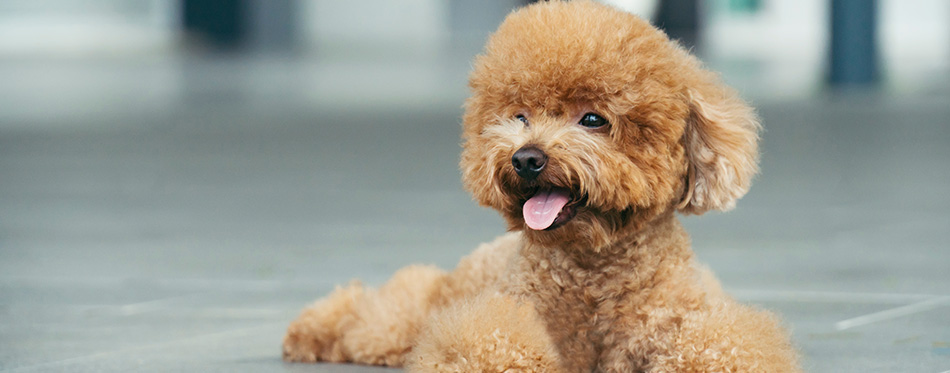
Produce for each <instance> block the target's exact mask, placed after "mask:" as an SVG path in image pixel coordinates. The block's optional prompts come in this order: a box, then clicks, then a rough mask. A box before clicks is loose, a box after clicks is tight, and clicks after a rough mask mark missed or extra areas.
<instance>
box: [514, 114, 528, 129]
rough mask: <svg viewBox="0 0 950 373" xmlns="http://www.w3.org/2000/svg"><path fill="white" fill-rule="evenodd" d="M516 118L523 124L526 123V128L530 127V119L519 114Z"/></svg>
mask: <svg viewBox="0 0 950 373" xmlns="http://www.w3.org/2000/svg"><path fill="white" fill-rule="evenodd" d="M515 118H517V119H518V120H520V121H521V123H524V125H526V126H527V125H528V118H526V117H525V116H524V115H521V114H518V115H517V116H515Z"/></svg>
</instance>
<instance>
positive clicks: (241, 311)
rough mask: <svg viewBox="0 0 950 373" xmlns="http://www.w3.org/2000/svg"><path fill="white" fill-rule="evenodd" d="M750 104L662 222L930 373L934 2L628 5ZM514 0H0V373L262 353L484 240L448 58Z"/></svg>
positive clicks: (813, 331) (941, 335)
mask: <svg viewBox="0 0 950 373" xmlns="http://www.w3.org/2000/svg"><path fill="white" fill-rule="evenodd" d="M611 3H612V4H614V5H615V6H618V7H622V8H623V9H626V10H628V11H631V12H634V13H637V14H640V15H641V16H643V17H646V18H649V19H651V20H652V21H653V23H654V24H656V25H658V26H660V27H662V28H664V29H665V30H666V31H667V32H668V33H669V34H670V35H671V37H673V38H676V39H678V40H680V41H681V42H682V43H683V44H684V45H686V46H688V47H689V48H690V49H691V50H692V51H693V52H694V53H696V54H697V55H699V56H700V57H701V58H702V59H703V60H704V61H705V63H706V64H707V65H708V66H709V67H710V68H711V69H714V70H717V71H720V72H722V76H723V79H724V80H725V81H727V82H728V83H729V84H731V85H733V86H734V87H736V88H737V89H738V90H739V91H740V92H741V93H742V95H743V96H744V97H745V98H747V99H748V100H749V101H750V102H752V103H753V104H754V105H755V106H756V107H757V108H758V110H759V113H760V115H761V117H762V119H763V124H764V126H765V132H764V134H763V139H762V151H763V154H762V173H761V175H760V176H759V178H758V179H757V181H756V182H755V184H754V186H753V188H752V190H751V192H750V193H749V194H748V195H747V196H746V197H745V198H744V199H743V200H742V201H740V203H739V204H738V208H737V209H736V210H734V211H732V212H729V213H726V214H707V215H705V216H702V217H687V218H684V220H685V223H686V225H687V227H688V229H689V230H690V231H691V233H692V235H693V241H694V248H695V251H696V252H697V255H698V257H699V258H700V259H701V260H702V261H704V262H705V263H707V264H709V265H710V266H711V267H712V268H713V269H714V270H715V271H716V272H717V274H718V275H719V277H720V278H721V279H722V281H723V284H724V286H725V287H726V289H727V290H728V291H730V292H731V293H733V294H734V295H735V296H736V297H737V298H739V299H740V300H743V301H746V302H751V303H755V304H757V305H759V306H761V307H764V308H768V309H771V310H774V311H776V312H779V313H781V314H782V315H783V318H784V320H785V322H786V324H787V325H788V326H789V328H790V329H791V330H792V332H793V335H794V339H795V342H796V344H797V345H798V347H799V348H800V350H801V353H802V355H803V361H804V365H805V368H806V369H807V370H808V371H815V372H849V371H854V372H866V371H906V372H945V371H950V312H948V310H950V307H948V306H950V274H948V271H947V269H948V268H950V251H948V242H950V213H948V212H947V211H950V197H948V196H947V192H948V185H950V167H948V166H947V164H948V163H950V146H948V145H950V2H947V1H944V0H903V1H900V0H877V1H874V0H799V1H792V0H708V1H697V0H661V1H647V0H639V1H638V0H630V1H622V0H616V1H612V2H611ZM521 5H524V3H523V2H521V1H515V0H502V1H491V2H486V1H482V2H465V1H455V0H412V1H402V2H392V1H382V0H350V1H331V0H232V1H226V0H220V1H216V0H4V1H2V2H0V371H3V372H7V371H10V372H29V371H74V372H75V371H116V370H138V371H168V370H184V371H224V370H227V371H242V370H243V371H260V370H266V371H281V370H289V371H316V372H359V371H379V369H375V368H367V367H353V366H334V365H296V364H285V363H282V362H281V361H280V348H279V346H280V340H281V337H282V334H283V331H284V328H285V327H286V325H287V323H289V321H290V320H292V319H293V318H294V317H295V316H296V314H297V313H298V312H299V310H300V309H301V308H302V307H303V306H304V305H306V304H307V303H309V302H311V301H312V300H314V299H316V298H318V297H320V296H322V295H324V294H326V293H327V292H329V291H330V290H332V289H333V287H334V285H335V284H341V283H345V282H347V281H349V280H350V279H351V278H361V279H363V281H364V282H366V283H368V284H371V285H378V284H380V283H382V282H383V281H385V279H386V278H388V277H389V276H390V275H391V274H392V273H393V272H394V271H395V270H396V269H398V268H400V267H402V266H405V265H407V264H410V263H432V264H436V265H438V266H440V267H442V268H445V269H451V268H452V267H453V266H454V265H455V263H456V262H457V261H458V259H459V258H460V257H461V256H463V255H465V254H466V253H468V252H469V251H471V250H472V249H473V248H474V247H475V246H476V245H477V244H478V243H480V242H484V241H488V240H490V239H492V238H493V237H495V236H497V235H499V234H501V233H503V232H504V226H503V224H502V221H501V219H500V218H499V217H497V216H496V215H495V213H494V212H492V211H489V210H487V209H484V208H480V207H478V206H477V205H476V204H475V203H474V202H472V201H471V199H470V197H469V196H468V195H467V194H466V193H465V192H464V191H463V190H462V187H461V185H460V182H459V172H458V170H457V161H458V152H459V146H458V142H459V138H458V136H459V132H460V126H459V124H460V119H459V116H460V114H461V104H462V102H463V100H464V99H465V97H466V95H467V88H466V75H467V74H468V72H469V70H470V68H471V59H472V58H473V57H474V56H475V55H476V54H477V53H478V52H479V50H480V48H481V46H482V44H483V42H484V40H485V38H486V37H487V36H488V35H489V33H490V32H491V31H492V30H493V29H494V28H495V27H497V25H498V24H499V23H500V22H501V20H502V19H503V18H504V16H505V15H506V14H507V13H508V12H509V11H511V10H512V9H514V8H516V7H518V6H521Z"/></svg>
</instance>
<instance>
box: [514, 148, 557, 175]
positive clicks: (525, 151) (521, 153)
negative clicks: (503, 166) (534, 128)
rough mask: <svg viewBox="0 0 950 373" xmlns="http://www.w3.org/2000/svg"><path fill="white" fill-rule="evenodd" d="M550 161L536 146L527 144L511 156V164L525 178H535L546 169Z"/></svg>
mask: <svg viewBox="0 0 950 373" xmlns="http://www.w3.org/2000/svg"><path fill="white" fill-rule="evenodd" d="M547 163H548V156H547V154H544V152H542V151H541V149H538V148H536V147H534V146H525V147H523V148H521V149H518V151H516V152H515V155H513V156H511V165H512V166H514V167H515V172H516V173H518V176H521V177H522V178H523V179H525V180H534V179H535V178H537V177H538V175H539V174H541V170H544V165H546V164H547Z"/></svg>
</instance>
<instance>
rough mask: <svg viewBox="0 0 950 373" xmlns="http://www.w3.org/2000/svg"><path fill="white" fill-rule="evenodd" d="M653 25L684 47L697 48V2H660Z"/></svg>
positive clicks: (680, 0) (691, 0) (676, 0)
mask: <svg viewBox="0 0 950 373" xmlns="http://www.w3.org/2000/svg"><path fill="white" fill-rule="evenodd" d="M654 23H655V24H656V26H657V27H659V28H660V29H662V30H663V31H665V32H666V34H667V35H668V36H669V37H670V39H675V40H679V42H680V44H682V45H683V46H684V47H686V48H688V49H698V48H699V45H698V43H699V28H700V24H699V1H697V0H660V3H659V7H658V8H657V11H656V20H655V22H654Z"/></svg>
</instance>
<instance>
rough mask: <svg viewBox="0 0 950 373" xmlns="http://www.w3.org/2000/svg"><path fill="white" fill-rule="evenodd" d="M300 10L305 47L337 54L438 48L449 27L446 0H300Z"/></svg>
mask: <svg viewBox="0 0 950 373" xmlns="http://www.w3.org/2000/svg"><path fill="white" fill-rule="evenodd" d="M298 9H300V15H299V17H300V18H299V20H300V24H301V29H302V30H301V32H302V33H303V35H302V36H303V38H302V39H303V40H304V43H305V44H306V47H310V48H315V49H317V50H321V49H324V50H325V49H329V50H331V51H333V52H336V53H347V52H351V51H353V50H354V49H355V50H360V51H363V50H366V49H382V50H386V51H388V52H392V51H394V50H400V49H401V50H405V51H406V52H410V53H413V52H420V51H432V50H438V49H439V48H440V47H441V46H442V45H443V44H444V43H445V42H446V41H447V40H448V35H449V31H450V30H449V25H448V21H449V9H448V2H447V1H444V0H411V1H389V0H347V1H338V0H301V3H300V6H299V7H298Z"/></svg>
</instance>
